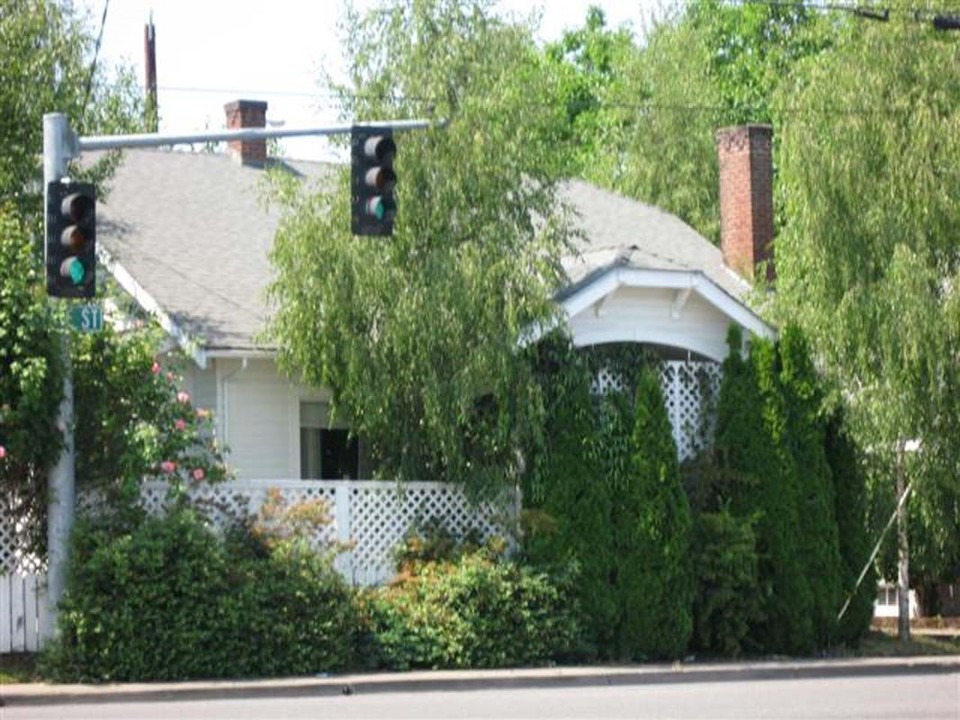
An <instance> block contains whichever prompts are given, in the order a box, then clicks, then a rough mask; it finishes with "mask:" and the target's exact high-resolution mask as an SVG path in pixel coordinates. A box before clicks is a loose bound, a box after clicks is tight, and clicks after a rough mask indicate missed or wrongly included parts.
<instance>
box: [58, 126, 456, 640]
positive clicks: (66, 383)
mask: <svg viewBox="0 0 960 720" xmlns="http://www.w3.org/2000/svg"><path fill="white" fill-rule="evenodd" d="M445 125H446V121H445V120H391V121H382V122H371V123H353V124H350V125H343V124H340V125H326V126H322V127H310V128H239V129H236V130H220V131H207V132H198V133H184V134H164V133H144V134H132V135H100V136H90V137H80V136H78V135H77V134H76V133H74V132H73V130H72V129H71V128H70V124H69V121H68V120H67V116H66V115H64V114H62V113H48V114H46V115H44V116H43V187H44V203H43V205H44V208H46V207H47V197H46V193H47V188H48V187H49V185H50V183H51V182H55V181H59V180H62V179H63V178H64V177H66V175H67V169H68V164H69V162H70V161H71V160H73V159H74V158H76V157H78V156H79V155H80V153H81V152H83V151H84V150H88V151H93V150H120V149H125V148H148V147H163V146H167V145H183V144H192V143H207V142H220V141H229V140H268V139H272V138H284V137H307V136H324V135H347V134H350V133H351V131H352V130H353V129H354V128H355V127H371V126H375V127H378V128H389V129H390V130H392V131H395V132H399V131H404V130H423V129H426V128H429V127H443V126H445ZM45 217H46V215H45ZM44 237H46V228H44ZM69 343H70V339H69V334H65V335H64V337H63V339H62V342H61V352H62V355H63V357H62V361H63V370H64V376H63V400H62V401H61V403H60V416H59V418H58V420H57V427H58V428H59V429H60V430H61V432H62V433H63V449H62V451H61V454H60V458H59V460H58V461H57V464H56V466H55V467H54V469H53V472H52V473H51V474H50V478H49V483H48V490H49V501H48V502H49V505H48V515H47V593H46V601H45V603H44V611H43V612H42V613H41V628H40V630H41V637H42V638H43V639H44V640H49V639H51V638H52V637H54V635H55V634H56V627H57V606H58V604H59V603H60V600H61V598H62V597H63V590H64V585H65V581H66V568H67V556H68V553H69V547H70V543H69V541H70V533H71V530H72V529H73V516H74V509H75V504H76V489H75V479H74V468H75V460H74V445H73V373H72V368H71V366H70V344H69Z"/></svg>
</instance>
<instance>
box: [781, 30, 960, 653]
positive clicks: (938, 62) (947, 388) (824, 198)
mask: <svg viewBox="0 0 960 720" xmlns="http://www.w3.org/2000/svg"><path fill="white" fill-rule="evenodd" d="M958 61H960V45H958V44H957V42H956V38H954V37H951V36H946V35H943V34H938V33H937V32H936V31H935V30H933V29H931V28H929V27H927V26H926V25H924V24H921V23H917V22H915V21H913V19H912V18H910V19H909V20H907V21H903V22H900V21H898V18H896V17H895V18H893V20H892V21H891V22H890V23H889V24H884V25H883V26H882V27H881V26H876V25H863V26H861V27H858V29H857V32H851V33H849V34H848V36H847V37H844V38H843V40H842V42H838V43H837V44H836V46H835V47H833V48H831V49H830V50H829V51H828V52H824V53H822V54H821V55H820V56H818V60H817V62H816V63H805V64H803V66H802V70H801V71H798V73H797V76H796V78H797V81H796V82H795V83H790V84H786V85H784V86H783V88H782V92H781V93H780V94H779V100H778V107H783V108H786V107H788V106H789V107H795V106H798V105H799V106H801V107H803V108H804V113H803V114H802V115H800V114H797V115H795V116H794V115H790V114H789V113H783V130H782V132H781V133H780V153H779V158H780V180H781V182H782V189H783V196H784V198H785V201H786V203H785V213H784V216H785V220H786V222H785V225H784V228H783V232H782V233H781V234H780V237H778V239H777V270H778V294H777V299H778V303H779V305H780V307H781V310H782V312H783V313H784V315H787V316H790V317H794V318H796V319H797V321H798V322H799V323H800V324H801V325H802V327H803V328H804V329H805V330H806V332H807V333H808V335H809V337H810V340H811V344H812V345H813V346H814V347H816V348H817V352H818V354H819V355H820V356H821V359H822V364H823V367H824V369H825V371H826V372H827V373H828V375H829V377H830V378H831V379H832V380H833V381H834V382H835V387H836V389H837V390H836V394H837V398H838V399H842V400H843V401H844V403H845V405H846V420H847V422H848V426H849V429H850V433H851V436H852V439H853V440H854V441H855V442H856V443H857V444H858V445H859V446H861V447H864V448H869V449H870V452H871V454H872V456H873V460H874V461H875V462H876V463H878V464H879V465H880V466H881V467H882V468H883V469H884V471H883V472H882V473H881V474H880V477H883V478H885V480H884V481H885V483H887V485H888V488H889V487H892V486H895V485H896V486H897V492H898V493H899V492H902V490H903V488H904V487H905V486H906V483H907V481H908V480H912V482H913V486H914V491H915V495H914V496H913V500H911V503H910V507H911V509H912V512H913V513H914V517H915V519H922V522H924V523H928V524H930V529H931V530H932V532H931V533H930V535H931V536H939V538H940V539H939V540H938V541H936V542H935V543H934V545H935V546H939V547H942V548H944V549H945V550H947V551H948V552H950V553H951V554H954V553H955V550H956V548H957V547H958V546H960V544H958V542H957V540H958V538H957V525H956V522H955V516H954V515H953V514H952V513H953V510H952V509H953V508H954V507H955V503H952V502H947V503H942V502H941V500H942V498H943V495H942V492H941V491H943V490H947V491H948V492H949V494H950V495H953V496H955V495H956V493H957V490H958V487H957V484H956V477H957V472H956V471H957V468H958V467H960V452H958V451H960V445H958V443H957V440H956V438H957V437H958V436H960V435H958V429H960V428H958V423H960V418H958V414H957V410H956V409H957V406H958V394H957V390H958V389H960V383H958V373H960V365H958V363H957V361H956V359H957V357H958V356H960V294H958V293H957V291H956V288H957V287H958V281H960V275H958V271H960V254H958V253H957V237H958V231H960V217H958V215H957V212H956V202H955V198H956V196H957V194H958V192H960V175H958V174H957V173H956V171H955V168H956V167H958V164H960V134H958V133H957V132H956V131H955V130H956V127H957V124H958V122H960V110H958V108H960V102H958V100H960V76H958V74H957V72H956V67H957V64H958ZM911 441H919V452H918V453H916V457H915V458H908V457H906V456H905V455H906V450H907V448H908V447H911V446H912V444H911ZM936 488H939V491H938V490H937V489H936ZM883 492H884V493H887V494H888V493H889V490H883ZM890 509H892V508H888V509H887V512H889V511H890ZM942 510H947V512H946V513H944V512H942ZM899 525H900V533H899V541H898V542H899V548H900V553H901V562H902V563H904V564H905V563H906V562H907V559H908V558H909V553H908V549H909V543H908V540H907V535H906V527H907V523H906V518H905V517H903V516H901V518H900V523H899ZM947 538H951V539H950V540H948V539H947ZM954 558H956V555H955V554H954ZM941 559H945V558H941ZM901 632H902V634H903V635H906V634H908V633H909V627H908V626H907V625H906V623H905V618H902V625H901Z"/></svg>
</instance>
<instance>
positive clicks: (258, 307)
mask: <svg viewBox="0 0 960 720" xmlns="http://www.w3.org/2000/svg"><path fill="white" fill-rule="evenodd" d="M284 164H285V165H286V166H287V168H288V169H289V170H291V171H292V172H295V173H298V174H300V175H302V176H305V177H310V178H318V177H322V176H323V175H325V174H327V173H330V172H332V171H333V167H334V166H332V165H327V164H323V163H306V162H288V163H284ZM262 178H263V172H262V171H261V170H258V169H256V168H251V167H243V166H240V165H238V164H237V163H235V162H234V161H233V160H231V159H230V158H229V157H228V156H226V155H215V154H210V153H186V152H174V151H166V150H128V151H126V152H125V153H124V159H123V163H122V165H121V166H120V168H119V169H118V170H117V173H116V174H115V176H114V178H113V180H112V181H111V183H110V190H109V193H108V194H107V196H106V197H104V198H102V199H101V204H100V205H99V207H98V237H99V238H100V246H101V253H102V259H103V260H104V262H105V264H106V265H107V267H108V269H109V270H110V271H111V273H112V274H113V275H114V277H115V278H116V279H117V280H118V282H119V283H120V284H121V285H122V286H123V287H124V288H125V289H126V290H127V291H128V292H129V293H130V294H131V295H133V296H134V298H135V299H136V300H137V301H138V302H139V303H140V304H141V305H142V306H143V307H144V308H145V309H147V310H149V311H150V312H153V313H155V314H156V315H157V316H158V318H159V319H160V321H161V324H163V325H164V327H165V328H166V329H167V331H168V332H170V333H171V334H172V335H173V336H174V337H176V338H177V339H178V340H179V341H180V342H181V344H183V345H184V346H186V347H188V348H190V349H191V350H192V352H193V353H194V357H195V358H196V359H197V362H198V363H199V364H200V365H204V364H205V362H206V357H207V356H217V355H246V356H250V355H256V354H262V353H264V352H270V348H264V347H263V346H262V345H260V344H258V343H257V340H256V338H257V336H258V334H259V333H260V332H261V331H262V330H263V328H264V323H265V322H266V317H267V308H266V303H265V297H264V291H265V289H266V287H267V285H268V283H269V280H270V278H271V273H272V270H271V267H270V264H269V260H268V257H267V254H268V251H269V249H270V247H271V244H272V242H273V238H274V232H275V229H276V226H277V223H278V220H279V212H278V211H277V209H275V208H269V207H265V206H264V203H263V192H262V190H261V188H260V182H261V180H262ZM561 194H562V199H564V200H566V201H567V202H569V203H570V204H571V206H572V207H573V209H574V210H575V212H576V214H577V220H576V222H577V223H578V225H579V227H580V229H581V230H582V233H583V236H584V239H583V240H582V241H580V242H579V243H578V246H577V248H576V250H577V254H576V255H575V256H571V257H568V258H566V259H565V262H564V269H565V270H566V272H567V274H568V277H569V279H570V284H569V286H567V287H566V288H564V289H562V290H561V292H560V293H559V294H558V300H559V301H560V302H561V303H563V304H564V306H565V307H566V308H567V311H568V313H569V311H570V310H572V309H573V307H574V306H575V305H576V304H577V302H578V298H579V299H580V301H582V300H583V299H584V298H586V297H588V296H589V297H590V298H593V299H594V300H595V298H594V296H595V295H596V291H598V290H602V289H603V288H606V291H608V292H612V291H613V290H614V289H615V288H616V287H617V286H618V283H620V284H622V283H624V282H627V283H629V282H637V281H643V280H644V278H646V280H647V281H651V282H660V281H666V282H667V285H665V287H691V288H696V289H697V291H698V292H701V293H702V294H705V297H708V299H711V298H712V302H714V303H715V304H717V303H719V305H718V307H719V306H721V305H722V306H723V307H721V309H723V310H724V311H725V312H727V314H730V315H731V319H733V320H737V321H738V322H740V323H741V324H743V325H745V327H747V328H748V329H750V330H752V331H753V332H757V328H760V329H761V331H762V330H763V328H767V326H766V325H764V324H763V322H762V321H761V320H760V319H759V318H758V317H757V316H756V315H754V314H753V313H752V312H751V311H750V310H749V309H747V307H746V305H745V303H744V296H745V293H746V292H747V290H748V286H747V285H746V283H745V282H744V281H743V280H741V279H740V278H739V277H738V276H737V275H735V274H734V273H733V272H732V271H730V270H729V269H728V268H726V267H725V266H724V265H723V261H722V258H721V254H720V250H719V249H717V248H716V247H715V246H713V245H712V244H711V243H710V242H709V241H707V240H706V239H704V238H703V237H702V236H700V235H699V234H697V233H696V232H695V231H694V230H693V229H692V228H690V227H689V226H688V225H686V224H684V223H683V222H682V221H680V220H679V219H678V218H676V217H675V216H673V215H670V214H669V213H666V212H663V211H662V210H660V209H658V208H655V207H652V206H649V205H645V204H643V203H639V202H636V201H633V200H629V199H627V198H623V197H621V196H618V195H615V194H613V193H610V192H607V191H604V190H601V189H600V188H597V187H595V186H593V185H590V184H589V183H585V182H582V181H571V182H568V183H566V184H564V185H563V186H562V189H561ZM625 269H626V270H633V271H645V272H646V273H647V274H646V275H645V276H644V275H637V274H636V273H634V274H633V275H625V274H624V273H623V270H625ZM651 273H652V274H651ZM664 273H666V275H665V274H664ZM731 310H732V311H733V312H734V314H731ZM735 314H738V315H739V316H740V317H735ZM744 318H746V320H747V322H744ZM760 334H766V333H765V332H761V333H760Z"/></svg>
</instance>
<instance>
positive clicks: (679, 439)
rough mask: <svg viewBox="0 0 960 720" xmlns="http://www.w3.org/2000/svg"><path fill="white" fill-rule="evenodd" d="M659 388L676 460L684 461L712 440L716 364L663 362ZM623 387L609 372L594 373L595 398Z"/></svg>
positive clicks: (718, 372) (717, 387) (717, 388)
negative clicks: (675, 448)
mask: <svg viewBox="0 0 960 720" xmlns="http://www.w3.org/2000/svg"><path fill="white" fill-rule="evenodd" d="M659 370H660V388H661V390H662V391H663V401H664V405H665V406H666V408H667V414H668V415H669V417H670V424H671V426H672V427H673V439H674V442H676V444H677V455H678V456H679V458H680V460H681V461H683V460H687V459H689V458H691V457H693V456H694V455H696V454H697V452H698V451H699V450H700V449H701V448H703V447H704V446H705V445H706V444H708V443H709V441H710V439H711V438H712V436H713V421H714V418H713V412H712V409H713V403H714V400H715V399H716V397H717V394H718V393H719V391H720V379H721V376H722V372H721V366H720V364H719V363H716V362H713V361H709V360H697V361H694V360H690V361H685V360H664V361H662V362H661V363H660V364H659ZM625 387H626V383H625V382H624V379H623V378H622V377H620V375H619V374H618V373H616V372H615V371H614V370H612V369H611V368H603V369H602V370H600V372H599V373H597V377H596V379H595V380H594V382H593V385H592V387H591V390H592V392H593V393H595V394H600V393H605V392H618V391H622V390H624V389H625Z"/></svg>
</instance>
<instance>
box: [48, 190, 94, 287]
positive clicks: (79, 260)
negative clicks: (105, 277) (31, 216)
mask: <svg viewBox="0 0 960 720" xmlns="http://www.w3.org/2000/svg"><path fill="white" fill-rule="evenodd" d="M46 235H47V238H46V239H47V243H46V249H47V252H46V261H47V295H50V296H51V297H60V298H90V297H93V296H94V294H95V293H96V290H97V193H96V189H95V188H94V186H93V185H91V184H90V183H66V182H63V181H60V180H54V181H53V182H51V183H49V184H48V185H47V233H46Z"/></svg>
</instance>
